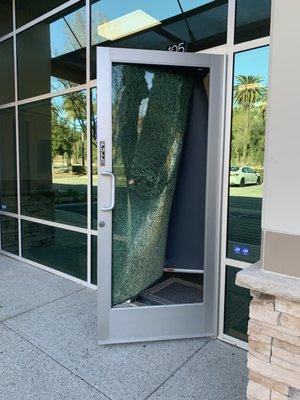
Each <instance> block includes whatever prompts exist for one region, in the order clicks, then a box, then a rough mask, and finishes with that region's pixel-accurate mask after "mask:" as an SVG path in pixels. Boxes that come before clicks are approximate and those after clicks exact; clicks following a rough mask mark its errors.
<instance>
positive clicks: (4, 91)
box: [0, 39, 15, 104]
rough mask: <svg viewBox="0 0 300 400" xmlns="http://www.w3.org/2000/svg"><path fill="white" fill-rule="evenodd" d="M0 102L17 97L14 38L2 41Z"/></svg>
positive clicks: (0, 48)
mask: <svg viewBox="0 0 300 400" xmlns="http://www.w3.org/2000/svg"><path fill="white" fill-rule="evenodd" d="M0 60H1V62H0V104H5V103H10V102H12V101H14V99H15V84H14V51H13V40H12V39H8V40H5V41H4V42H1V43H0Z"/></svg>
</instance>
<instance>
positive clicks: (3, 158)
mask: <svg viewBox="0 0 300 400" xmlns="http://www.w3.org/2000/svg"><path fill="white" fill-rule="evenodd" d="M0 142H1V145H0V209H1V210H2V211H8V212H12V213H17V210H18V207H17V162H16V129H15V109H14V108H5V109H3V110H0Z"/></svg>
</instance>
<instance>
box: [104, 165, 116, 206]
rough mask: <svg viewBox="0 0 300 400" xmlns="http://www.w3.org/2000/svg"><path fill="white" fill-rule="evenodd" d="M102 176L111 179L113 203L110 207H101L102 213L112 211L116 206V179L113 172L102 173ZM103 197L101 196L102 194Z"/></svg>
mask: <svg viewBox="0 0 300 400" xmlns="http://www.w3.org/2000/svg"><path fill="white" fill-rule="evenodd" d="M100 174H101V175H104V176H105V175H106V176H110V177H111V203H110V205H109V206H108V207H101V206H100V210H101V211H110V210H112V209H113V208H114V206H115V197H116V178H115V176H114V174H113V173H112V172H109V171H102V172H100ZM100 195H101V194H100Z"/></svg>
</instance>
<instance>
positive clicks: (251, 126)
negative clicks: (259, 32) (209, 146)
mask: <svg viewBox="0 0 300 400" xmlns="http://www.w3.org/2000/svg"><path fill="white" fill-rule="evenodd" d="M268 54H269V48H268V47H261V48H257V49H252V50H249V51H245V52H241V53H237V54H236V55H235V63H234V92H233V98H234V100H233V117H232V135H231V158H230V177H229V185H230V189H229V210H228V231H227V239H228V241H227V257H228V258H232V259H236V260H241V261H245V262H255V261H257V260H259V258H260V242H261V207H262V192H263V180H264V168H263V163H264V137H265V123H266V101H267V85H268Z"/></svg>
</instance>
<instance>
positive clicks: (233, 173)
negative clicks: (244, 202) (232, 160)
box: [230, 166, 262, 186]
mask: <svg viewBox="0 0 300 400" xmlns="http://www.w3.org/2000/svg"><path fill="white" fill-rule="evenodd" d="M261 182H262V179H261V176H260V174H259V173H258V172H256V171H255V170H254V169H252V168H250V167H247V166H241V167H235V166H232V167H230V186H236V185H238V186H245V185H253V184H255V185H260V184H261Z"/></svg>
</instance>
